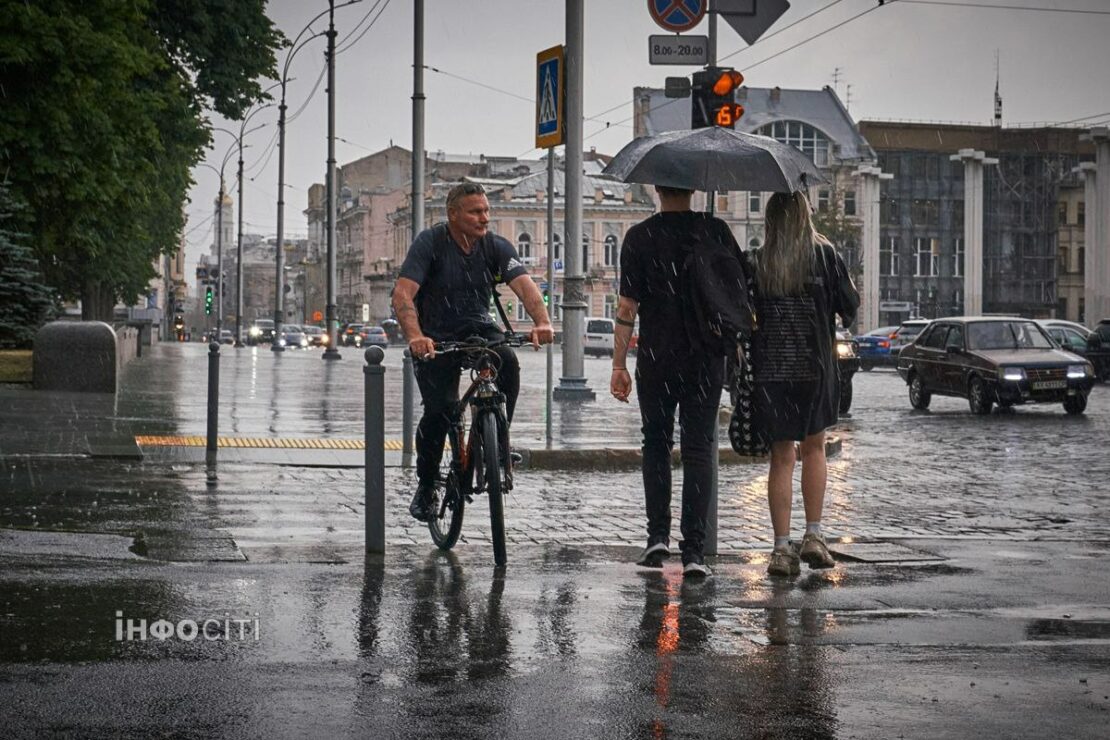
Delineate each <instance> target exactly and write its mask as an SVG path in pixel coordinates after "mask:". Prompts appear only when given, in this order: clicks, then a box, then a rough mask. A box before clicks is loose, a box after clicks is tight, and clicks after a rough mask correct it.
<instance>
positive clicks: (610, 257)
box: [605, 234, 620, 267]
mask: <svg viewBox="0 0 1110 740" xmlns="http://www.w3.org/2000/svg"><path fill="white" fill-rule="evenodd" d="M619 258H620V250H619V248H618V247H617V235H616V234H606V235H605V266H606V267H614V266H615V265H616V264H617V260H618V259H619Z"/></svg>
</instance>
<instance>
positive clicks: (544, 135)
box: [536, 46, 566, 149]
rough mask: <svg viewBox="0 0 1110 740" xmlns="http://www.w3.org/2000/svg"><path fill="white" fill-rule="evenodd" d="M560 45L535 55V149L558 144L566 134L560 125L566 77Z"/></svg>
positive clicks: (564, 101)
mask: <svg viewBox="0 0 1110 740" xmlns="http://www.w3.org/2000/svg"><path fill="white" fill-rule="evenodd" d="M565 69H566V67H565V64H564V56H563V47H562V46H553V47H551V48H550V49H546V50H544V51H541V52H540V53H539V54H537V55H536V148H537V149H548V148H550V147H554V146H559V145H560V144H562V143H563V142H564V138H565V137H566V127H565V126H564V125H563V118H564V113H565V111H564V107H565V105H566V95H565V90H566V76H565V73H564V72H565Z"/></svg>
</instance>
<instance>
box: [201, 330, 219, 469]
mask: <svg viewBox="0 0 1110 740" xmlns="http://www.w3.org/2000/svg"><path fill="white" fill-rule="evenodd" d="M219 408H220V344H219V342H209V343H208V444H207V446H206V448H205V452H204V464H205V467H206V468H207V478H208V482H210V483H213V482H215V480H216V435H217V434H218V431H217V428H218V421H219Z"/></svg>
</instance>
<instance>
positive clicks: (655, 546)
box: [636, 540, 671, 568]
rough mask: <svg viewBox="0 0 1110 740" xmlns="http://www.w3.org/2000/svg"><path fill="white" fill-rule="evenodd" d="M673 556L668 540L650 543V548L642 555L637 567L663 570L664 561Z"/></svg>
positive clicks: (645, 549)
mask: <svg viewBox="0 0 1110 740" xmlns="http://www.w3.org/2000/svg"><path fill="white" fill-rule="evenodd" d="M670 556H671V548H670V545H668V544H667V541H666V540H661V541H659V542H654V543H652V542H648V546H647V547H645V548H644V551H643V552H642V553H640V557H639V558H638V559H637V560H636V565H639V566H642V567H644V568H662V567H663V561H664V560H666V559H667V558H669V557H670Z"/></svg>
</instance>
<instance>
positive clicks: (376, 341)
mask: <svg viewBox="0 0 1110 740" xmlns="http://www.w3.org/2000/svg"><path fill="white" fill-rule="evenodd" d="M355 344H356V345H357V346H359V347H382V348H385V347H388V346H389V336H388V335H387V334H386V333H385V329H383V328H381V327H380V326H370V325H364V326H363V327H362V330H361V331H360V332H359V333H358V337H357V339H356V340H355Z"/></svg>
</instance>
